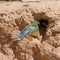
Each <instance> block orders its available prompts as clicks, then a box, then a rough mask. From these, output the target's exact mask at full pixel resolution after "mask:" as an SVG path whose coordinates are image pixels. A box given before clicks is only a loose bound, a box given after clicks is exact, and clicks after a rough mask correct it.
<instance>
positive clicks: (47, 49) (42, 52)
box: [0, 1, 60, 60]
mask: <svg viewBox="0 0 60 60" xmlns="http://www.w3.org/2000/svg"><path fill="white" fill-rule="evenodd" d="M59 7H60V1H41V2H24V3H23V2H17V1H16V2H0V60H60V8H59ZM41 19H44V20H47V21H48V22H49V26H48V28H47V31H46V34H45V39H44V40H43V41H42V42H41V40H42V39H41V38H40V40H38V39H37V38H33V37H30V36H26V37H25V38H24V39H23V40H22V41H12V40H13V38H15V37H16V36H18V35H19V34H20V33H21V31H22V30H23V28H24V27H25V26H27V25H29V24H31V23H32V22H33V21H34V20H37V21H40V20H41ZM41 36H42V35H40V37H41Z"/></svg>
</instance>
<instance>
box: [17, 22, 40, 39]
mask: <svg viewBox="0 0 60 60" xmlns="http://www.w3.org/2000/svg"><path fill="white" fill-rule="evenodd" d="M38 24H39V23H38V22H37V21H34V22H33V23H32V24H30V25H28V26H26V27H25V28H24V29H23V31H22V33H21V34H20V35H19V36H17V37H16V39H19V40H22V39H23V38H24V37H25V36H26V35H30V36H35V33H36V32H38V31H39V28H38Z"/></svg>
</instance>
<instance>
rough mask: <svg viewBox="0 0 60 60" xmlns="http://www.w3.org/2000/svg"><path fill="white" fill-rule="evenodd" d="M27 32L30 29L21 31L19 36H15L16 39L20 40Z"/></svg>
mask: <svg viewBox="0 0 60 60" xmlns="http://www.w3.org/2000/svg"><path fill="white" fill-rule="evenodd" d="M29 32H30V30H25V31H24V32H23V33H21V34H20V35H19V36H17V37H16V39H17V40H22V39H23V38H24V37H25V36H26V35H27V34H28V33H29Z"/></svg>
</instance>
